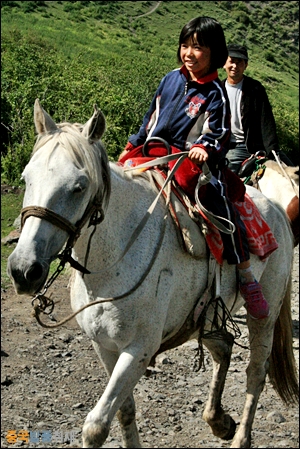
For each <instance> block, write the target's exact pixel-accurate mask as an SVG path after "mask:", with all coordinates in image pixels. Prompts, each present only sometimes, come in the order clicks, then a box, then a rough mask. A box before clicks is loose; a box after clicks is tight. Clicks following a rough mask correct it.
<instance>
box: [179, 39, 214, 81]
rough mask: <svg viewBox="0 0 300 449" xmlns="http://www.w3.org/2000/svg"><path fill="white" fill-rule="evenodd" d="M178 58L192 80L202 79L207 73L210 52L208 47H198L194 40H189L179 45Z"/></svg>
mask: <svg viewBox="0 0 300 449" xmlns="http://www.w3.org/2000/svg"><path fill="white" fill-rule="evenodd" d="M180 58H181V61H182V62H183V64H184V65H185V67H186V69H187V70H188V71H189V73H190V76H191V79H192V80H197V79H199V78H202V77H203V76H205V75H207V74H208V73H209V70H210V65H211V50H210V48H209V47H204V46H201V45H199V44H198V42H197V41H196V40H195V38H194V39H192V38H189V39H188V40H187V41H185V42H183V43H182V44H181V46H180Z"/></svg>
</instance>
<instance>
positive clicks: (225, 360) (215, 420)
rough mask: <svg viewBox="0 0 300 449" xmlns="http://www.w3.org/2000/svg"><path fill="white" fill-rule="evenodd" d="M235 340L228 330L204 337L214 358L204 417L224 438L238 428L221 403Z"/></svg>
mask: <svg viewBox="0 0 300 449" xmlns="http://www.w3.org/2000/svg"><path fill="white" fill-rule="evenodd" d="M233 341H234V338H233V336H232V335H231V334H230V333H229V332H226V331H222V332H220V334H218V336H217V338H210V339H207V338H205V339H203V344H204V345H205V346H206V348H207V349H208V350H209V351H210V353H211V356H212V359H213V377H212V381H211V384H210V390H209V397H208V401H207V403H206V406H205V409H204V412H203V419H204V420H205V421H206V422H207V423H208V424H209V426H210V428H211V430H212V433H213V434H214V435H215V436H217V437H219V438H222V439H223V440H230V439H231V438H233V436H234V434H235V429H236V423H235V421H234V420H233V419H232V418H231V416H230V415H229V414H228V413H225V412H224V410H223V408H222V405H221V398H222V394H223V390H224V385H225V380H226V375H227V371H228V368H229V365H230V359H231V353H232V346H233Z"/></svg>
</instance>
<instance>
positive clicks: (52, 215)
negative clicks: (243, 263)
mask: <svg viewBox="0 0 300 449" xmlns="http://www.w3.org/2000/svg"><path fill="white" fill-rule="evenodd" d="M188 154H189V152H188V151H185V152H181V153H176V154H169V155H168V156H163V157H160V158H156V159H154V160H153V161H149V162H146V163H145V164H141V165H138V166H136V167H133V168H129V169H126V170H125V171H130V170H136V169H138V168H148V167H153V166H157V165H162V164H166V163H167V162H169V161H170V160H174V159H177V162H176V164H175V165H174V167H173V168H172V170H171V171H170V173H169V174H168V176H167V178H166V180H165V182H164V184H163V186H162V188H161V189H160V191H159V193H158V195H157V196H156V198H155V200H154V201H153V203H152V204H151V206H150V207H149V209H148V210H147V212H146V214H145V215H144V217H143V219H142V221H141V222H140V224H139V225H138V226H137V228H136V229H135V230H134V232H133V234H132V235H131V238H130V240H129V242H128V243H127V245H126V247H125V249H124V251H123V253H122V254H121V256H120V257H119V259H118V260H117V261H116V262H114V264H113V265H112V266H111V267H109V268H112V267H113V266H114V265H116V264H117V263H118V262H120V260H121V259H123V257H124V256H125V254H126V253H127V252H128V250H129V248H130V247H131V246H132V244H133V243H134V241H135V240H136V238H137V237H138V235H139V234H140V232H141V231H142V229H143V228H144V227H145V225H146V223H147V221H148V219H149V218H150V216H151V214H152V212H153V210H154V208H155V206H156V204H157V202H158V200H159V198H160V196H161V194H162V192H163V191H164V189H165V188H166V186H168V189H169V190H168V193H167V200H166V213H165V216H164V223H163V231H162V232H161V234H160V239H159V242H158V244H157V247H156V250H155V251H154V253H153V256H152V258H151V261H150V263H149V266H148V267H147V269H146V271H145V272H144V273H143V275H142V276H141V278H140V280H139V281H138V283H137V284H136V285H135V286H134V287H132V288H131V289H130V290H129V291H127V292H125V293H123V294H121V295H118V296H115V297H111V298H104V299H100V300H96V301H92V302H90V303H88V304H86V305H84V306H83V307H81V308H80V309H79V310H77V311H76V312H74V313H72V314H71V315H69V316H68V317H66V318H64V319H63V320H62V321H60V322H59V323H56V324H53V325H49V324H45V323H43V322H42V321H41V319H40V313H41V312H43V313H44V314H46V315H50V314H51V313H52V311H53V308H54V305H55V303H54V301H53V300H52V299H51V298H50V297H49V298H48V297H46V296H45V294H46V292H47V290H48V288H49V287H50V285H51V284H52V283H53V282H54V280H55V279H56V278H57V276H58V275H59V274H60V273H61V271H62V270H63V269H64V266H65V264H66V262H69V263H70V265H71V266H72V268H75V269H76V270H78V271H81V272H82V273H83V275H84V274H96V273H99V272H101V271H105V270H108V268H105V269H103V270H101V271H97V272H90V271H89V270H87V268H85V267H83V266H82V265H81V264H80V263H79V262H77V261H75V260H74V259H73V258H72V256H71V252H72V248H73V246H74V244H75V243H76V241H77V239H78V238H79V236H80V233H81V230H82V228H83V226H84V225H85V224H86V222H87V221H88V219H89V218H90V221H89V225H88V226H91V225H94V226H95V229H96V225H97V224H99V223H101V222H102V221H103V219H104V213H103V209H102V207H101V205H99V204H96V203H95V204H94V203H90V204H89V205H88V206H87V209H86V211H85V212H84V214H83V217H82V218H81V220H79V221H78V222H77V224H76V225H75V226H74V225H73V224H72V223H71V222H70V221H69V220H67V219H65V218H63V217H61V216H60V215H58V214H56V212H54V211H52V210H50V209H47V208H43V207H39V206H29V207H26V208H23V209H22V211H21V229H22V228H23V226H24V223H25V221H26V219H27V218H28V217H30V216H35V217H38V218H41V219H45V220H47V221H49V222H50V223H52V224H54V225H55V226H57V227H59V228H60V229H63V230H64V231H67V232H68V233H69V234H70V237H69V239H68V241H67V244H66V247H65V249H64V250H63V251H62V253H61V254H59V255H58V256H57V257H58V258H59V259H61V263H60V264H59V266H58V267H57V269H56V271H55V272H54V274H53V275H52V276H51V277H50V278H49V280H48V281H47V283H46V284H45V286H44V290H43V292H39V293H37V294H36V295H35V296H34V298H33V299H32V305H33V309H34V310H33V316H34V317H35V318H36V320H37V321H38V323H39V324H40V325H41V326H42V327H45V328H55V327H58V326H61V325H62V324H65V323H66V322H68V321H70V320H71V319H72V318H74V317H75V316H76V315H77V314H78V313H80V312H82V311H83V310H84V309H86V308H88V307H91V306H93V305H96V304H101V303H105V302H111V301H115V300H118V299H122V298H124V297H126V296H128V295H129V294H131V293H132V292H134V291H135V290H136V289H137V288H138V287H139V286H140V285H141V284H142V282H143V281H144V279H145V278H146V276H147V275H148V273H149V272H150V270H151V268H152V266H153V263H154V261H155V260H156V257H157V254H158V252H159V250H160V247H161V244H162V241H163V237H164V234H165V228H166V218H167V215H168V213H167V211H168V205H169V202H170V197H171V188H170V187H171V184H170V181H171V179H172V178H173V176H174V174H175V172H176V170H177V169H178V168H179V166H180V165H181V163H182V162H183V161H184V159H185V158H186V157H187V156H188ZM202 167H203V173H202V174H201V175H200V177H199V181H198V184H197V188H198V187H199V186H201V185H204V184H207V183H208V182H209V181H210V179H211V177H212V175H211V172H210V171H209V168H208V166H207V164H206V163H204V164H203V166H202ZM196 199H197V205H198V207H199V208H200V209H201V210H202V211H203V212H204V213H205V214H206V215H207V216H208V217H209V218H210V219H211V220H212V221H213V222H214V224H215V226H217V227H218V229H219V230H221V231H222V232H226V233H232V232H234V229H232V228H230V229H227V228H226V227H225V226H223V225H222V223H220V222H218V220H216V217H215V216H214V215H213V214H211V213H210V212H209V211H207V210H206V209H205V208H204V207H203V206H202V205H201V203H200V201H199V200H198V198H197V196H196ZM99 214H100V216H98V215H99ZM218 218H219V217H218ZM220 218H221V217H220ZM229 224H232V223H231V222H229ZM95 229H94V231H93V232H92V233H91V235H90V239H89V242H88V250H87V255H86V258H85V261H87V259H88V251H89V248H90V243H91V238H92V236H93V234H94V232H95ZM47 308H48V309H49V310H48V311H46V309H47Z"/></svg>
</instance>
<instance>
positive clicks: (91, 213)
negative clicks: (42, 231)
mask: <svg viewBox="0 0 300 449" xmlns="http://www.w3.org/2000/svg"><path fill="white" fill-rule="evenodd" d="M28 217H37V218H41V219H43V220H47V221H49V222H50V223H52V224H54V225H55V226H57V227H58V228H60V229H62V230H63V231H66V232H67V233H68V234H69V238H68V241H67V243H66V246H65V249H64V250H63V251H62V252H61V253H60V254H59V255H58V256H57V257H58V258H59V259H60V260H61V263H63V264H64V265H65V263H66V262H69V264H70V265H71V267H73V268H75V269H76V270H79V271H81V272H82V273H85V274H88V273H90V271H89V270H87V269H86V268H85V267H83V266H82V265H81V264H80V263H79V262H77V261H76V260H74V259H73V258H72V256H71V252H72V248H73V246H74V245H75V243H76V241H77V239H78V238H79V236H80V234H81V230H82V228H83V227H84V225H85V224H86V223H87V221H88V220H89V224H88V227H89V226H96V225H98V224H100V223H101V222H102V221H103V220H104V212H103V209H102V204H100V203H97V202H90V203H89V204H88V206H87V208H86V210H85V212H84V214H83V216H82V218H81V219H80V220H79V221H78V222H77V223H76V224H75V225H73V224H72V223H71V222H70V221H69V220H67V219H66V218H64V217H62V216H61V215H58V214H57V213H56V212H54V211H53V210H51V209H48V208H47V207H40V206H28V207H24V208H23V209H22V210H21V231H22V229H23V226H24V224H25V221H26V220H27V218H28ZM90 238H91V237H90Z"/></svg>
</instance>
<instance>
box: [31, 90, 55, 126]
mask: <svg viewBox="0 0 300 449" xmlns="http://www.w3.org/2000/svg"><path fill="white" fill-rule="evenodd" d="M34 124H35V127H36V130H37V132H38V133H39V134H44V133H46V132H50V131H55V130H57V126H56V123H55V122H54V120H52V118H51V117H50V115H49V114H47V112H46V111H45V110H44V109H43V108H42V106H41V103H40V101H39V99H38V98H37V99H36V100H35V103H34Z"/></svg>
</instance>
